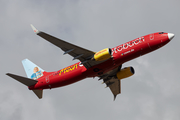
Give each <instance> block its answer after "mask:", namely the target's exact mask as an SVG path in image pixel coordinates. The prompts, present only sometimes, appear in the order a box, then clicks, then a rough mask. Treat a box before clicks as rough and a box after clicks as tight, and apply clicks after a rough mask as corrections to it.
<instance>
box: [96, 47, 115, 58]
mask: <svg viewBox="0 0 180 120" xmlns="http://www.w3.org/2000/svg"><path fill="white" fill-rule="evenodd" d="M111 53H112V51H111V49H110V48H105V49H103V50H101V51H99V52H96V53H95V54H94V57H93V58H92V60H95V61H103V60H107V59H109V58H111Z"/></svg>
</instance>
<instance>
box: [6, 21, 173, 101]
mask: <svg viewBox="0 0 180 120" xmlns="http://www.w3.org/2000/svg"><path fill="white" fill-rule="evenodd" d="M31 27H32V29H33V31H34V33H35V34H37V35H38V36H40V37H42V38H44V39H45V40H47V41H49V42H50V43H52V44H54V45H55V46H57V47H59V48H60V49H62V50H63V51H64V55H65V54H69V55H71V56H72V57H73V60H75V59H78V60H80V62H78V63H75V64H73V65H70V66H68V67H65V68H63V69H61V70H58V71H54V72H47V71H44V70H43V69H42V68H40V67H39V66H37V65H36V64H34V63H33V62H31V61H30V60H28V59H24V60H22V64H23V66H24V69H25V72H26V74H27V77H22V76H19V75H15V74H11V73H7V74H6V75H8V76H9V77H12V78H14V79H15V80H17V81H19V82H21V83H22V84H24V85H26V86H27V87H28V88H29V90H32V91H33V92H34V93H35V94H36V96H37V97H38V98H39V99H41V98H42V95H43V90H44V89H52V88H57V87H62V86H66V85H69V84H72V83H75V82H78V81H80V80H83V79H85V78H89V77H93V78H94V77H98V78H99V79H98V80H103V83H105V84H106V87H109V88H110V90H111V92H112V94H113V95H114V100H115V99H116V96H117V95H118V94H120V93H121V80H122V79H125V78H128V77H130V76H132V75H133V74H134V73H135V70H134V68H133V67H131V66H130V67H125V68H122V64H123V63H125V62H127V61H130V60H132V59H135V58H137V57H140V56H142V55H145V54H147V53H149V52H152V51H154V50H157V49H159V48H161V47H162V46H164V45H166V44H167V43H168V42H170V41H171V40H172V39H173V38H174V34H173V33H165V32H156V33H152V34H148V35H145V36H142V37H139V38H136V39H134V40H131V41H129V42H126V43H124V44H121V45H119V46H116V47H114V48H105V49H103V50H100V51H98V52H94V51H90V50H87V49H85V48H82V47H79V46H77V45H74V44H71V43H68V42H66V41H64V40H61V39H58V38H56V37H53V36H51V35H49V34H47V33H45V32H41V31H39V30H37V29H36V28H35V27H34V26H33V25H32V24H31Z"/></svg>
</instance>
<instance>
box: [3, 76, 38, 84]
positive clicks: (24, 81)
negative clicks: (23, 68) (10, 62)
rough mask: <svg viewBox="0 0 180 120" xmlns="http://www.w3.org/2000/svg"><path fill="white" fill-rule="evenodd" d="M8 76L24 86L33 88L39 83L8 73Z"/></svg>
mask: <svg viewBox="0 0 180 120" xmlns="http://www.w3.org/2000/svg"><path fill="white" fill-rule="evenodd" d="M6 75H8V76H9V77H12V78H14V79H15V80H17V81H19V82H21V83H22V84H24V85H26V86H32V85H35V84H36V83H37V82H38V81H36V80H33V79H29V78H25V77H22V76H18V75H14V74H11V73H7V74H6Z"/></svg>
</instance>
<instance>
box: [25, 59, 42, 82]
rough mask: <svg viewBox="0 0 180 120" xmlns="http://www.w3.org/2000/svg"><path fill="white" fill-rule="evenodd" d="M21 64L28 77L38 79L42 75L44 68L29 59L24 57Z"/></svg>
mask: <svg viewBox="0 0 180 120" xmlns="http://www.w3.org/2000/svg"><path fill="white" fill-rule="evenodd" d="M22 64H23V67H24V70H25V72H26V75H27V77H28V78H31V79H38V78H40V77H42V76H43V72H44V70H43V69H41V68H40V67H38V66H37V65H36V64H34V63H33V62H31V61H30V60H28V59H24V60H22Z"/></svg>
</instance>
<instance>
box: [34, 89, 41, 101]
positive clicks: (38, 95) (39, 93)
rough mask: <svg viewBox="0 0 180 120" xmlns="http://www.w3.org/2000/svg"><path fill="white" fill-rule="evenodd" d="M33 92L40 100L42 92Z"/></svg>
mask: <svg viewBox="0 0 180 120" xmlns="http://www.w3.org/2000/svg"><path fill="white" fill-rule="evenodd" d="M33 92H34V93H35V94H36V96H37V97H38V98H39V99H41V98H42V95H43V90H33Z"/></svg>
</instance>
